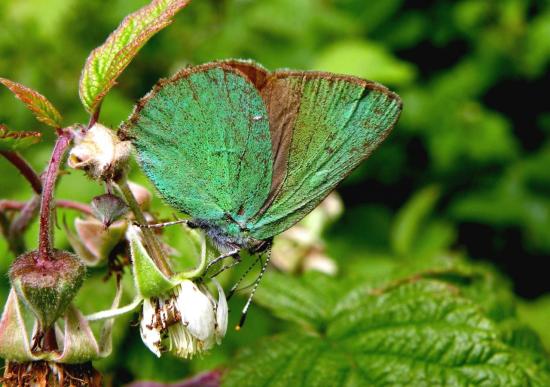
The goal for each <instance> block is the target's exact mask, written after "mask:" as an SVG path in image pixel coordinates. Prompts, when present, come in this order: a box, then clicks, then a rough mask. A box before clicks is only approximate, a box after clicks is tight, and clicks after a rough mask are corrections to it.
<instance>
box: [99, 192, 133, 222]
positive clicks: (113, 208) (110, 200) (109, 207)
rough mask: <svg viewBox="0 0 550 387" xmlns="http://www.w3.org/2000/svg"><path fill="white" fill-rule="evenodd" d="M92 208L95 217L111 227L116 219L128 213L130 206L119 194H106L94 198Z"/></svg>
mask: <svg viewBox="0 0 550 387" xmlns="http://www.w3.org/2000/svg"><path fill="white" fill-rule="evenodd" d="M92 210H93V212H94V215H95V217H96V218H97V219H99V220H100V221H101V222H102V223H103V225H104V226H105V227H109V226H110V225H111V224H112V223H113V222H114V221H115V220H117V219H118V218H120V217H121V216H122V215H124V214H126V213H127V212H128V210H129V208H128V206H127V205H126V203H124V201H123V200H122V199H121V198H119V197H118V196H116V195H112V194H104V195H100V196H96V197H95V198H93V199H92Z"/></svg>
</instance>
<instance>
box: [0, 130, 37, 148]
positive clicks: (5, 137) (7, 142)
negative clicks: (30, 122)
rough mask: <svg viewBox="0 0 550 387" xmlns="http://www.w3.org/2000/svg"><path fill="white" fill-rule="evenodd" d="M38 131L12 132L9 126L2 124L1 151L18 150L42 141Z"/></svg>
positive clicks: (0, 131)
mask: <svg viewBox="0 0 550 387" xmlns="http://www.w3.org/2000/svg"><path fill="white" fill-rule="evenodd" d="M41 136H42V135H41V134H40V133H38V132H12V131H11V130H9V129H8V127H7V126H5V125H2V124H0V151H17V150H20V149H24V148H27V147H29V146H31V145H33V144H36V143H37V142H39V141H40V138H41Z"/></svg>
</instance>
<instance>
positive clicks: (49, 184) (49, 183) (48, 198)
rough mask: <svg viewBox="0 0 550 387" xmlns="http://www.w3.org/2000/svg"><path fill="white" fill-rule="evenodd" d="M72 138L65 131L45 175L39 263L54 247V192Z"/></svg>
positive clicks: (44, 259) (60, 136)
mask: <svg viewBox="0 0 550 387" xmlns="http://www.w3.org/2000/svg"><path fill="white" fill-rule="evenodd" d="M71 140H72V134H71V132H70V131H68V130H66V131H63V132H62V133H61V134H60V135H59V137H57V141H56V142H55V146H54V148H53V151H52V157H51V159H50V163H49V164H48V170H47V171H46V175H45V176H44V188H43V190H42V199H41V202H40V233H39V240H38V261H37V264H39V265H40V264H41V263H42V264H45V263H46V262H48V261H49V260H50V257H51V251H52V249H53V229H52V224H53V216H52V215H53V209H54V206H53V202H54V198H53V192H54V188H55V182H56V180H57V175H58V173H59V167H60V166H61V161H62V160H63V157H64V156H65V152H66V151H67V149H68V147H69V145H70V143H71Z"/></svg>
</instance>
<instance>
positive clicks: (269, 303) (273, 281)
mask: <svg viewBox="0 0 550 387" xmlns="http://www.w3.org/2000/svg"><path fill="white" fill-rule="evenodd" d="M340 293H341V291H340V290H339V289H338V288H337V287H336V286H335V281H334V279H333V278H332V277H330V276H327V275H324V274H321V273H317V272H310V273H307V274H306V275H304V276H302V277H301V278H300V279H296V278H292V277H289V276H288V275H283V274H277V273H269V275H267V276H266V277H265V279H264V281H263V282H262V286H261V287H259V288H258V292H257V294H256V302H257V303H258V304H260V305H263V306H265V307H266V308H269V309H271V310H272V311H273V312H274V313H275V314H276V315H277V316H278V317H280V318H282V319H284V320H288V321H293V322H295V323H298V324H300V325H304V326H311V327H317V328H320V327H321V325H322V324H323V322H324V321H326V320H327V318H328V316H330V314H331V310H332V308H333V306H334V303H335V302H336V300H337V296H338V295H339V294H340Z"/></svg>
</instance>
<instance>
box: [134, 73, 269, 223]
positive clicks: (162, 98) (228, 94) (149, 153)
mask: <svg viewBox="0 0 550 387" xmlns="http://www.w3.org/2000/svg"><path fill="white" fill-rule="evenodd" d="M123 132H124V133H125V135H126V136H127V137H129V138H131V139H132V142H133V144H134V146H135V148H136V150H137V153H138V156H139V161H140V163H141V166H142V168H143V170H144V171H145V173H146V174H147V175H148V177H149V178H150V179H151V181H152V182H153V184H154V185H155V186H156V187H157V189H158V190H159V192H160V193H161V195H162V196H163V197H164V198H165V199H166V201H167V202H168V203H169V204H171V205H172V206H173V207H175V208H176V209H178V210H180V211H182V212H185V213H187V214H189V215H191V216H192V217H194V218H195V219H204V220H208V221H212V222H213V223H217V222H218V221H219V220H221V219H224V218H227V215H230V216H231V217H232V218H233V219H235V220H236V221H238V222H246V220H247V219H250V218H251V217H252V216H253V215H254V214H256V213H258V211H259V210H260V208H261V207H262V205H263V203H264V202H265V200H266V198H267V196H268V194H269V190H270V185H271V175H272V155H271V140H270V134H269V123H268V119H267V111H266V107H265V104H264V102H263V101H262V98H261V96H260V94H259V92H258V90H257V89H256V88H255V87H254V85H253V84H252V82H250V81H249V80H248V79H247V78H246V77H244V76H243V75H242V73H240V72H239V71H238V70H236V69H234V68H231V67H229V66H225V65H223V64H220V63H210V64H206V65H203V66H198V67H194V68H191V69H185V70H183V71H181V72H179V73H178V74H176V75H175V76H174V77H172V78H170V79H168V80H164V81H161V82H160V83H159V84H158V85H157V86H156V87H155V88H154V89H153V90H152V91H151V92H150V93H149V94H148V95H147V96H145V97H144V98H143V99H142V100H141V101H140V103H139V104H138V105H137V107H136V109H135V110H134V113H133V115H132V116H131V117H130V120H129V121H128V123H127V124H126V125H125V127H124V128H123Z"/></svg>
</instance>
